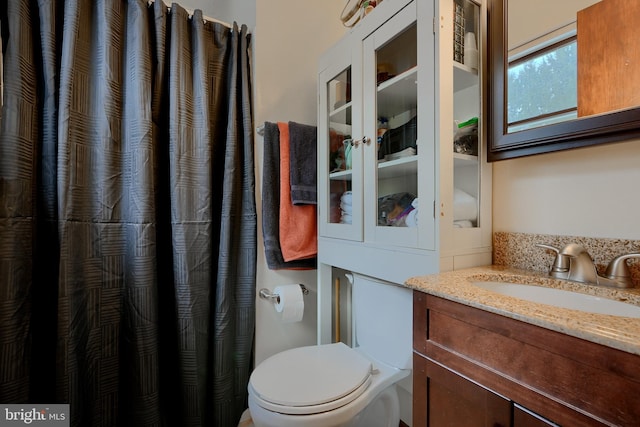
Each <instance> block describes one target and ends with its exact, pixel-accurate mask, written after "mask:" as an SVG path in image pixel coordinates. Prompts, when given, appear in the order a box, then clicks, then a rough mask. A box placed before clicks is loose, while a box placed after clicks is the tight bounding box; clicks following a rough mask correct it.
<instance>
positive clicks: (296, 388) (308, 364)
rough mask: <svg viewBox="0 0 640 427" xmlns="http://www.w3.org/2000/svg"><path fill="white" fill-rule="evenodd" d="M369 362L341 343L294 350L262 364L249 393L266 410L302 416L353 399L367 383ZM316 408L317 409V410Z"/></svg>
mask: <svg viewBox="0 0 640 427" xmlns="http://www.w3.org/2000/svg"><path fill="white" fill-rule="evenodd" d="M371 372H372V364H371V361H370V360H368V359H367V358H365V357H364V356H362V355H361V354H360V353H358V352H356V351H355V350H353V349H351V348H350V347H348V346H346V345H345V344H343V343H335V344H326V345H319V346H309V347H300V348H294V349H291V350H287V351H284V352H282V353H278V354H276V355H274V356H272V357H270V358H268V359H267V360H265V361H264V362H262V363H261V364H260V365H259V366H258V367H256V369H255V370H254V371H253V373H252V374H251V378H250V380H249V386H250V390H251V392H252V393H253V395H254V397H255V398H256V402H257V403H258V404H260V406H263V407H265V408H266V409H269V410H272V411H276V412H282V413H288V414H293V413H295V414H303V413H307V414H308V413H316V412H321V411H327V410H332V409H335V408H337V407H340V406H343V405H346V404H347V403H349V402H351V401H353V400H354V399H356V398H357V397H358V396H359V395H360V394H362V392H364V390H366V387H367V386H368V385H369V383H370V382H371ZM318 407H320V409H318Z"/></svg>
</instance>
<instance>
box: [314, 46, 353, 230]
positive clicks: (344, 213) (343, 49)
mask: <svg viewBox="0 0 640 427" xmlns="http://www.w3.org/2000/svg"><path fill="white" fill-rule="evenodd" d="M332 55H333V57H334V58H332V60H331V61H328V62H329V63H330V64H331V65H330V66H328V67H327V68H325V69H324V70H321V71H320V73H319V77H318V85H319V88H318V93H319V110H318V147H319V153H318V168H319V169H318V195H319V199H318V209H319V232H320V235H321V236H327V237H336V238H341V239H349V240H356V241H361V240H362V194H363V192H362V151H363V147H362V144H361V141H354V139H355V138H356V137H355V136H354V135H361V134H362V126H361V121H360V117H361V109H360V92H361V91H360V85H359V82H360V79H359V78H358V77H357V76H358V74H359V73H360V70H359V68H358V63H359V58H357V57H354V56H355V55H357V50H355V49H353V48H352V43H349V42H348V41H347V42H345V43H342V44H340V45H338V46H336V48H334V51H333V52H332ZM354 59H355V61H354ZM354 64H355V66H354Z"/></svg>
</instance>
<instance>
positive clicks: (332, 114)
mask: <svg viewBox="0 0 640 427" xmlns="http://www.w3.org/2000/svg"><path fill="white" fill-rule="evenodd" d="M329 121H331V122H334V123H344V124H347V125H350V124H351V102H347V103H346V104H344V105H341V106H340V107H338V108H336V109H334V110H332V111H329Z"/></svg>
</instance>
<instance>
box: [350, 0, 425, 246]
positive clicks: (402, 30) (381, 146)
mask: <svg viewBox="0 0 640 427" xmlns="http://www.w3.org/2000/svg"><path fill="white" fill-rule="evenodd" d="M425 21H428V19H427V18H424V19H423V17H421V20H420V25H423V24H422V22H425ZM429 23H430V21H429ZM418 26H419V23H418V22H417V21H416V2H412V3H410V4H409V5H407V6H406V7H405V8H404V9H402V10H401V11H400V12H399V13H397V14H396V15H394V16H393V17H392V18H390V19H389V20H388V21H387V22H386V23H385V24H384V25H382V26H381V27H380V28H378V29H377V30H376V31H375V32H374V33H372V34H371V35H369V36H368V37H367V38H366V39H365V40H364V43H363V63H362V69H363V126H364V134H363V135H362V136H363V137H365V138H367V140H370V141H371V142H370V143H369V144H368V145H367V146H365V149H364V153H363V154H364V185H365V188H366V190H365V193H364V221H365V222H364V230H365V241H367V242H371V243H375V244H379V245H385V246H401V247H408V248H430V247H433V243H432V242H431V243H430V244H428V243H425V242H421V241H420V231H419V230H420V229H422V230H426V229H427V228H428V227H429V226H430V225H432V224H433V198H432V197H430V196H431V195H432V194H433V191H425V190H426V189H427V188H428V187H433V185H434V182H433V181H434V180H433V157H432V156H433V151H432V148H433V137H432V136H431V137H430V136H429V135H428V131H427V132H424V134H422V133H421V130H422V129H424V128H425V127H426V128H427V129H429V128H430V129H431V132H433V125H431V126H428V125H427V126H424V125H425V124H426V123H427V122H431V121H432V120H433V115H432V114H429V109H425V111H424V112H423V111H422V103H423V102H424V103H426V104H428V103H429V102H430V103H431V104H433V97H431V99H430V100H429V99H422V100H420V101H419V96H418V93H419V88H420V85H422V84H425V85H429V83H428V82H426V81H424V82H423V80H427V79H426V78H424V79H423V77H424V76H423V75H421V74H420V71H421V70H419V67H418V46H421V49H422V46H423V44H424V46H429V39H430V40H431V41H433V34H432V33H431V35H430V36H429V33H428V32H427V40H419V39H418V34H419V29H418ZM432 48H433V46H431V49H429V48H428V47H425V49H426V50H427V51H429V50H431V51H432ZM432 58H433V57H432ZM425 68H426V67H425ZM430 84H431V85H433V80H432V79H431V83H430ZM423 121H424V123H422V122H423ZM430 155H431V157H430ZM428 158H430V159H431V168H427V169H428V170H430V171H431V173H430V174H429V173H428V171H426V170H425V171H424V173H425V174H426V175H425V176H426V177H427V178H426V179H424V180H421V179H420V177H419V174H420V169H421V168H423V167H426V160H425V161H424V162H423V161H422V160H424V159H428ZM423 186H424V189H423V188H422V187H423ZM422 194H425V195H428V196H429V198H428V200H427V199H424V200H423V199H420V204H418V196H419V195H420V197H422ZM418 218H419V220H418ZM431 229H432V230H433V228H431ZM429 235H430V237H431V238H433V232H431V233H429Z"/></svg>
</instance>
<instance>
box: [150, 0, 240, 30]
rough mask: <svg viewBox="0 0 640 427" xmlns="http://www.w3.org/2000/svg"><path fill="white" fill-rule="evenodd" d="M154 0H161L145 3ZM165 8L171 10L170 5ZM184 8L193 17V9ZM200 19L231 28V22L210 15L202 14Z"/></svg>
mask: <svg viewBox="0 0 640 427" xmlns="http://www.w3.org/2000/svg"><path fill="white" fill-rule="evenodd" d="M156 1H162V0H148V1H147V5H148V6H151V5H152V4H153V3H155V2H156ZM167 10H168V11H169V12H171V6H167ZM184 10H186V11H187V13H188V14H189V18H192V17H193V10H192V9H187V8H184ZM202 19H203V20H204V21H205V22H207V21H209V22H216V23H218V24H222V25H224V26H225V27H227V28H229V29H230V30H231V29H233V25H232V24H229V23H228V22H224V21H221V20H219V19H216V18H212V17H210V16H206V15H202Z"/></svg>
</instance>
